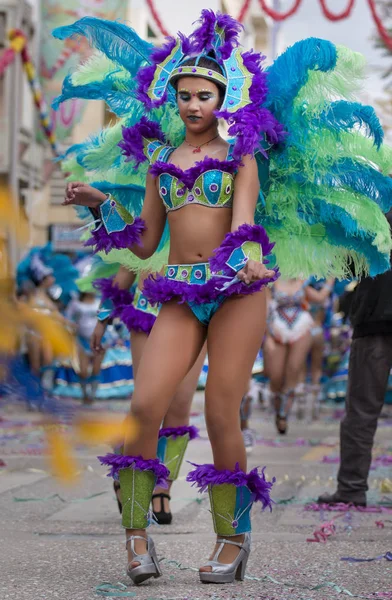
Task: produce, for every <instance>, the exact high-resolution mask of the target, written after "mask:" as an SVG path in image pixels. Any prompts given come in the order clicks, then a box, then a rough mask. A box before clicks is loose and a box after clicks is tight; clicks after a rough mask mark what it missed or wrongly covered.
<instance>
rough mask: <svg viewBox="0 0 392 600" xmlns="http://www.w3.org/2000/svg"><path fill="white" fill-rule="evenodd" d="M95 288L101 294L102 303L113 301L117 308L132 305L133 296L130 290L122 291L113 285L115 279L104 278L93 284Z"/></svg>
mask: <svg viewBox="0 0 392 600" xmlns="http://www.w3.org/2000/svg"><path fill="white" fill-rule="evenodd" d="M93 287H94V288H95V289H96V290H99V291H100V292H101V297H102V301H103V302H104V301H105V300H111V301H112V302H113V305H114V307H115V308H117V307H120V306H121V307H123V306H127V305H128V304H132V300H133V294H131V292H130V291H129V290H122V289H120V288H119V287H118V285H117V284H115V283H113V277H102V278H101V279H96V280H95V281H94V282H93Z"/></svg>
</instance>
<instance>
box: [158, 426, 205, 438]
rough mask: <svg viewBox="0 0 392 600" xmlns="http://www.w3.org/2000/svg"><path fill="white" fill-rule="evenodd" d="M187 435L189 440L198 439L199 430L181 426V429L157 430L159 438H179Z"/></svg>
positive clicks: (167, 428) (165, 428)
mask: <svg viewBox="0 0 392 600" xmlns="http://www.w3.org/2000/svg"><path fill="white" fill-rule="evenodd" d="M186 434H188V435H189V439H190V440H194V439H196V438H198V437H199V430H198V428H197V427H194V426H193V425H189V426H187V425H183V426H182V427H164V428H162V429H160V430H159V437H160V438H161V437H174V438H177V437H181V436H183V435H186Z"/></svg>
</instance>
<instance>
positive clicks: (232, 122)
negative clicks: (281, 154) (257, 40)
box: [216, 51, 286, 159]
mask: <svg viewBox="0 0 392 600" xmlns="http://www.w3.org/2000/svg"><path fill="white" fill-rule="evenodd" d="M241 56H242V59H243V61H244V66H245V68H246V69H247V70H248V71H249V72H250V73H252V85H251V86H250V89H249V98H250V101H251V102H250V104H248V105H247V106H244V107H243V108H240V109H238V110H237V111H236V112H235V113H234V114H233V113H231V112H229V111H228V110H222V111H218V112H217V113H216V116H217V117H218V118H220V119H225V120H226V121H227V122H228V123H229V129H228V133H229V135H230V136H233V137H235V138H236V142H235V145H234V151H233V156H234V157H235V158H237V159H239V158H241V157H242V156H245V155H246V154H251V155H253V154H254V153H255V152H257V151H260V152H262V154H264V155H265V156H266V151H265V149H263V147H262V141H263V136H262V134H263V133H264V137H265V139H266V140H267V141H268V142H269V143H270V144H272V145H274V144H277V143H279V142H281V141H283V140H284V138H285V136H286V132H285V131H284V129H283V125H282V124H281V123H279V121H278V120H277V119H276V118H275V117H274V116H273V114H272V113H271V112H270V111H269V110H268V109H266V108H263V107H262V104H263V103H264V102H265V99H266V96H267V93H268V86H267V75H266V73H264V72H263V70H262V67H261V62H262V60H264V58H265V57H263V56H261V55H260V54H258V53H256V52H252V51H249V52H244V53H242V54H241Z"/></svg>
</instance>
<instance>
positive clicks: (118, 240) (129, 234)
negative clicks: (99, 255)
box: [84, 217, 146, 254]
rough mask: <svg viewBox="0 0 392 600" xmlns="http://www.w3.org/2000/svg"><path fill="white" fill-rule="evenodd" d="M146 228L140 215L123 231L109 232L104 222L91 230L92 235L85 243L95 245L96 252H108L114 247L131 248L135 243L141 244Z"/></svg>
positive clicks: (119, 248)
mask: <svg viewBox="0 0 392 600" xmlns="http://www.w3.org/2000/svg"><path fill="white" fill-rule="evenodd" d="M145 229H146V225H145V223H144V221H143V219H141V218H140V217H136V218H135V220H134V222H133V223H132V225H126V227H125V228H124V229H123V230H122V231H114V232H113V233H108V232H107V231H106V229H105V227H104V225H103V224H102V225H99V227H98V229H94V230H93V231H92V232H91V236H92V237H91V238H90V239H89V240H87V242H85V244H84V245H85V246H95V248H94V252H105V253H106V254H108V253H109V252H110V251H111V250H113V249H117V250H121V249H123V248H130V246H133V245H134V244H137V245H138V246H140V245H141V244H140V242H141V236H142V233H143V231H144V230H145Z"/></svg>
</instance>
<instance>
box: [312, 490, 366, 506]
mask: <svg viewBox="0 0 392 600" xmlns="http://www.w3.org/2000/svg"><path fill="white" fill-rule="evenodd" d="M317 502H318V504H352V506H366V500H354V499H352V498H349V497H347V496H342V495H341V494H339V492H335V493H334V494H321V496H319V497H318V498H317Z"/></svg>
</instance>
